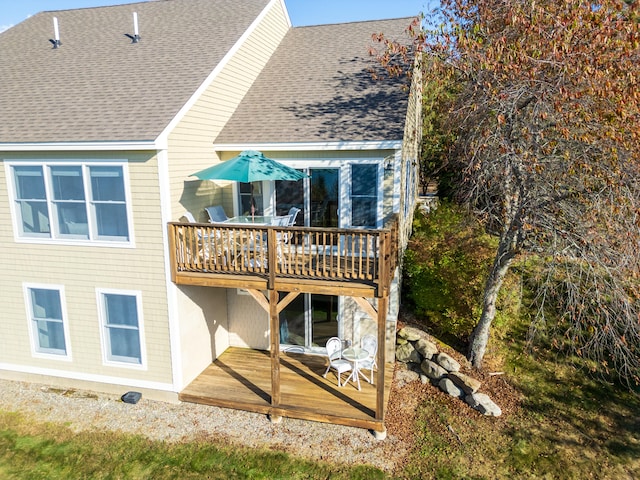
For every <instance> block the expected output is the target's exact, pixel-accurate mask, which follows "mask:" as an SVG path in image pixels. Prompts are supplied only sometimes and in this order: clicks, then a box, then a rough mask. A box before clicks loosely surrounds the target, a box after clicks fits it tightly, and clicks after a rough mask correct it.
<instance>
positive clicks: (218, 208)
mask: <svg viewBox="0 0 640 480" xmlns="http://www.w3.org/2000/svg"><path fill="white" fill-rule="evenodd" d="M205 211H206V212H207V215H209V221H210V222H211V223H220V222H226V221H227V220H229V217H228V216H227V214H226V213H225V211H224V208H222V205H211V206H210V207H205Z"/></svg>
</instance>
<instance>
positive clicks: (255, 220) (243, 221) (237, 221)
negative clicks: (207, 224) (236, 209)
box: [221, 215, 273, 226]
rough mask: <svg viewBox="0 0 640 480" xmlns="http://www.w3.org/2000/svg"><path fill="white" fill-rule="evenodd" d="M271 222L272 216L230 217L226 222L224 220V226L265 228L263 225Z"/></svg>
mask: <svg viewBox="0 0 640 480" xmlns="http://www.w3.org/2000/svg"><path fill="white" fill-rule="evenodd" d="M272 221H273V217H272V216H268V215H255V216H253V217H252V216H251V215H238V216H237V217H231V218H230V219H228V220H225V221H224V222H221V223H224V224H225V225H256V226H265V225H271V222H272Z"/></svg>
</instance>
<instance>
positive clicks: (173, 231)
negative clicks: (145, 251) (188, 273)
mask: <svg viewBox="0 0 640 480" xmlns="http://www.w3.org/2000/svg"><path fill="white" fill-rule="evenodd" d="M168 228H169V267H170V268H171V281H172V282H173V283H175V282H176V277H177V276H178V262H177V256H176V244H177V243H176V236H177V228H176V226H175V225H172V224H169V226H168Z"/></svg>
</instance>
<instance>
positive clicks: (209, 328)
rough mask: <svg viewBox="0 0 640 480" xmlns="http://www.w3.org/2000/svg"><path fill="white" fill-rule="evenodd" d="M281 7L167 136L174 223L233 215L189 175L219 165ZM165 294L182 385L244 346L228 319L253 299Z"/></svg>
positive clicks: (227, 193)
mask: <svg viewBox="0 0 640 480" xmlns="http://www.w3.org/2000/svg"><path fill="white" fill-rule="evenodd" d="M282 7H283V5H282V3H281V2H274V3H273V4H272V8H271V9H270V10H269V11H268V12H267V13H266V14H265V16H264V17H263V19H262V21H261V22H260V23H259V25H257V27H256V28H255V30H254V31H253V32H251V34H250V35H249V36H248V37H247V38H246V40H245V41H244V43H243V44H242V45H240V46H239V48H238V49H237V51H236V52H235V53H234V55H233V56H232V58H230V59H229V61H228V62H227V63H226V64H225V65H224V67H223V68H222V69H221V70H220V71H219V72H217V74H216V75H215V78H213V80H212V81H211V83H210V84H209V86H208V87H207V88H206V89H205V90H204V91H203V92H202V94H201V95H200V96H199V97H198V98H197V99H196V100H195V102H194V103H193V105H192V106H191V108H189V110H188V111H187V112H186V113H185V114H184V115H183V116H182V118H181V119H180V121H179V122H178V123H177V124H176V125H175V127H174V128H173V129H172V130H171V131H170V133H169V134H168V152H167V158H168V177H169V183H170V184H169V186H168V189H169V191H170V208H171V215H170V216H171V218H172V219H173V220H178V219H179V218H180V217H181V216H182V214H183V213H184V212H185V211H189V212H191V213H192V214H193V215H194V217H195V218H196V220H198V221H203V222H205V221H207V216H206V213H205V211H204V207H206V206H209V205H223V206H224V208H225V210H226V212H227V214H228V215H231V214H232V212H233V197H232V187H231V186H230V185H228V184H227V187H226V188H220V184H215V183H213V182H209V181H200V180H197V179H195V177H190V175H191V174H192V173H194V172H196V171H198V170H201V169H203V168H206V167H209V166H211V165H213V164H215V163H216V162H218V161H219V160H220V159H219V158H218V156H217V155H216V152H215V151H214V149H213V140H214V139H215V137H216V136H217V135H218V133H219V132H220V130H221V129H222V128H223V127H224V125H225V123H226V122H227V120H228V119H229V118H230V117H231V115H232V114H233V112H234V111H235V109H236V107H237V106H238V104H239V103H240V101H241V100H242V98H243V97H244V95H245V94H246V92H247V91H248V90H249V88H250V87H251V85H252V83H253V81H254V80H255V78H256V77H257V76H258V74H259V73H260V71H261V70H262V68H263V67H264V65H265V64H266V63H267V61H268V60H269V58H270V56H271V55H272V53H273V51H274V50H275V49H276V48H277V46H278V44H279V43H280V41H281V39H282V37H284V35H285V33H286V32H287V30H288V29H289V24H288V21H287V15H286V13H285V11H284V9H283V8H282ZM169 288H175V289H177V294H176V295H175V298H176V308H175V312H176V315H177V317H178V320H177V321H178V331H179V336H180V339H179V344H180V346H181V348H180V350H181V352H180V355H181V358H180V359H179V364H180V368H181V369H182V371H181V378H182V383H183V384H184V385H186V384H187V383H188V382H189V381H190V380H191V379H193V378H195V376H197V375H198V374H199V373H201V372H202V370H203V369H204V368H206V366H207V365H208V364H209V363H211V361H212V360H214V359H215V358H217V356H218V355H220V354H221V353H222V352H223V351H224V350H225V349H226V348H227V347H228V346H229V345H234V344H242V345H244V344H243V343H242V342H241V341H239V340H237V339H236V337H234V338H233V339H230V338H229V331H233V324H232V322H231V318H235V317H234V315H233V313H232V312H234V311H237V310H238V309H239V310H240V311H242V310H243V309H246V308H249V309H250V307H251V305H252V304H255V301H254V300H253V299H252V298H251V297H242V298H243V300H245V301H247V300H248V302H247V306H246V308H245V307H243V306H242V304H240V305H238V302H234V301H233V299H232V298H231V299H229V295H232V294H235V289H234V290H230V292H231V293H229V294H227V292H226V291H225V290H222V289H212V288H199V287H178V286H173V285H172V286H170V287H169ZM227 304H228V306H227ZM258 308H259V307H258ZM261 312H262V311H261ZM261 312H259V313H261ZM238 315H242V313H239V314H238ZM267 325H268V324H267ZM254 343H255V344H257V345H260V346H262V343H260V342H258V341H255V342H254V340H252V339H250V340H249V342H248V343H247V346H253V344H254Z"/></svg>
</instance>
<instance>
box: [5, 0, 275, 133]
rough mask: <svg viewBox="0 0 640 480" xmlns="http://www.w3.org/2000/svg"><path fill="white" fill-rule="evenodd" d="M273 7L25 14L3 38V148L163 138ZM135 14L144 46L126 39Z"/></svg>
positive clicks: (177, 3)
mask: <svg viewBox="0 0 640 480" xmlns="http://www.w3.org/2000/svg"><path fill="white" fill-rule="evenodd" d="M267 3H268V0H243V1H237V0H216V1H211V0H159V1H151V2H142V3H136V4H128V5H119V6H113V7H99V8H85V9H76V10H62V11H52V12H42V13H39V14H37V15H34V16H32V17H30V18H28V19H27V20H25V21H24V22H22V23H20V24H18V25H16V26H14V27H12V28H10V29H9V30H7V31H5V32H3V33H2V34H0V79H1V88H0V119H1V121H0V143H14V142H15V143H18V142H26V143H29V142H88V141H132V140H154V139H156V138H157V137H158V135H159V134H160V133H161V132H162V131H163V129H164V128H165V127H166V126H167V125H168V124H169V122H170V121H171V119H172V118H173V117H174V116H175V115H176V114H177V112H178V111H179V110H180V108H181V107H182V106H183V105H184V104H185V103H186V102H187V101H188V99H189V98H190V97H191V96H192V95H193V93H194V92H195V91H196V90H197V88H198V87H199V86H200V85H201V84H202V82H203V81H204V80H205V79H206V78H207V76H208V75H209V74H210V73H211V72H212V71H213V69H214V68H215V67H216V65H217V64H218V63H219V62H220V61H221V60H222V58H223V57H224V55H225V54H226V53H227V52H228V51H229V49H230V48H231V47H232V46H233V45H234V44H235V43H236V41H237V40H238V39H239V38H240V36H241V35H242V34H243V33H244V32H245V31H246V30H247V29H248V28H249V26H250V25H251V23H252V22H253V21H254V20H255V18H256V17H257V16H258V15H259V14H260V12H261V11H262V10H263V9H264V8H265V7H266V5H267ZM133 12H137V13H138V19H139V29H140V37H141V40H140V42H139V43H137V44H132V42H131V39H130V38H129V37H127V36H126V34H133ZM53 17H57V18H58V23H59V30H60V41H61V46H60V48H57V49H53V48H52V44H51V43H50V42H49V39H52V38H53V37H54V33H53Z"/></svg>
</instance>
